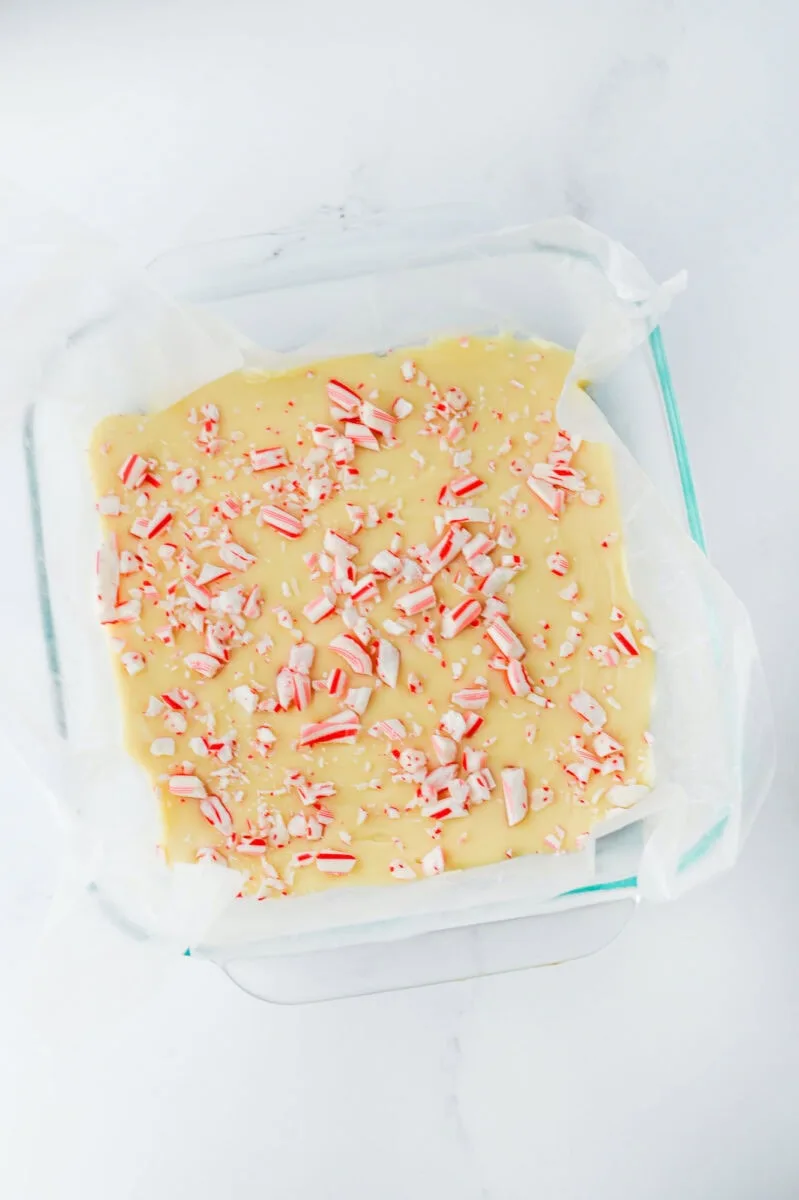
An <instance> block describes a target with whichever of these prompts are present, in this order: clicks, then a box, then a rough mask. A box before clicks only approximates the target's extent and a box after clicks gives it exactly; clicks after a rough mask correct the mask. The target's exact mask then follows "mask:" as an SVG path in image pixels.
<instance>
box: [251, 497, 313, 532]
mask: <svg viewBox="0 0 799 1200" xmlns="http://www.w3.org/2000/svg"><path fill="white" fill-rule="evenodd" d="M258 519H259V521H260V522H261V524H262V525H268V526H269V528H270V529H274V530H275V531H276V532H277V533H282V534H283V536H284V537H287V538H298V537H301V536H302V534H303V532H304V531H305V526H304V525H303V523H302V521H301V520H300V519H299V517H295V516H294V515H293V514H292V513H288V512H286V511H285V510H284V509H282V508H280V507H279V506H278V505H277V504H264V505H263V506H262V508H261V510H260V512H259V514H258Z"/></svg>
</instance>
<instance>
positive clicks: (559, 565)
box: [547, 550, 569, 575]
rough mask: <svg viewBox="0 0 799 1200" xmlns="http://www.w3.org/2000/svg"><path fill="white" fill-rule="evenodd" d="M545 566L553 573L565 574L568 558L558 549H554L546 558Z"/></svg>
mask: <svg viewBox="0 0 799 1200" xmlns="http://www.w3.org/2000/svg"><path fill="white" fill-rule="evenodd" d="M547 566H548V567H549V569H550V571H551V572H552V574H553V575H565V574H566V572H567V571H568V569H569V560H568V558H567V557H566V555H565V554H561V552H560V550H556V551H555V553H554V554H550V555H549V557H548V558H547Z"/></svg>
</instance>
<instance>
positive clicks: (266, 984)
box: [24, 206, 726, 1003]
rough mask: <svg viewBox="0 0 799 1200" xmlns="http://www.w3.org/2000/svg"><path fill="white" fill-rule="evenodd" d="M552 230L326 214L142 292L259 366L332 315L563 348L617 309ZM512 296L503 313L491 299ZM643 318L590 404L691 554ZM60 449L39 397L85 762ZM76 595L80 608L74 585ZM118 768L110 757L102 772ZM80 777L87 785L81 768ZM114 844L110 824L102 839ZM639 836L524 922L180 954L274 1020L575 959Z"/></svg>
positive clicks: (34, 465) (674, 417)
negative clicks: (359, 998)
mask: <svg viewBox="0 0 799 1200" xmlns="http://www.w3.org/2000/svg"><path fill="white" fill-rule="evenodd" d="M551 229H552V232H551V234H547V232H546V227H544V232H543V234H542V233H541V232H539V233H537V234H536V235H534V236H531V234H530V231H529V230H527V229H525V228H520V229H516V230H496V229H495V224H494V222H493V221H492V218H491V215H490V214H488V213H486V212H484V211H482V210H479V209H474V208H472V207H470V206H456V207H452V206H447V207H445V208H434V209H427V210H418V211H413V212H406V213H394V214H377V215H374V216H371V217H367V218H359V219H358V220H356V221H347V220H345V219H343V218H342V216H341V214H338V215H336V214H332V215H330V214H328V215H327V216H323V217H322V218H320V219H318V220H316V221H313V222H310V223H306V224H305V225H304V226H303V227H302V228H298V229H293V230H288V231H285V232H279V233H271V234H264V235H256V236H253V237H245V238H238V239H233V240H230V241H223V242H217V243H212V244H206V245H200V246H193V247H186V248H183V249H180V250H176V251H172V252H170V253H168V254H166V255H163V256H161V257H160V258H158V259H157V260H156V261H155V262H153V263H152V264H151V265H150V267H149V268H148V272H147V274H148V277H149V280H150V281H151V282H152V283H154V284H155V285H156V287H157V288H158V289H159V291H161V292H162V293H163V294H164V295H165V296H171V297H174V298H175V299H176V300H177V301H178V302H180V303H181V304H183V305H186V306H189V307H190V308H191V310H192V311H195V312H199V313H201V314H203V316H204V319H206V318H207V320H208V321H209V322H211V323H212V324H213V322H215V321H217V320H222V321H224V322H225V323H226V324H227V325H230V326H232V327H233V328H235V329H237V330H238V331H240V332H241V334H242V335H243V337H244V339H251V341H252V343H254V344H256V345H258V346H260V347H263V348H265V349H266V350H268V351H275V352H279V353H281V354H291V353H292V352H297V351H299V353H300V356H301V357H302V358H304V359H310V358H318V357H321V356H324V355H325V354H332V353H339V352H341V345H340V342H341V337H340V331H337V329H336V320H335V314H346V324H347V328H348V329H349V330H356V331H357V332H356V333H355V334H354V335H348V336H349V338H350V340H349V343H348V346H347V349H348V350H349V351H351V352H352V351H359V350H377V351H379V350H381V349H386V348H388V347H389V346H393V345H401V344H414V343H417V344H418V343H419V342H422V341H425V340H427V339H428V338H429V337H430V336H440V335H444V334H447V333H463V332H478V331H479V332H488V331H490V330H492V329H493V330H496V329H510V330H511V331H513V332H517V333H522V334H528V335H535V336H540V337H543V338H545V339H548V340H551V341H553V342H557V343H559V344H561V345H565V346H571V347H573V346H575V345H576V343H577V341H578V340H579V338H580V336H581V334H582V332H583V331H584V329H585V328H586V326H587V324H588V323H589V322H590V320H591V318H592V315H593V313H594V311H595V310H596V309H597V308H598V307H599V306H601V305H602V304H604V303H605V302H606V301H607V299H608V296H610V295H618V291H619V284H618V281H617V279H616V278H615V276H614V270H613V264H612V263H611V264H610V265H609V264H608V263H607V262H606V261H600V258H599V257H596V256H594V255H592V254H591V253H590V252H585V251H580V252H575V251H573V250H571V249H569V248H568V247H565V246H564V244H563V243H562V242H561V241H560V240H559V237H558V232H557V231H558V225H557V223H555V224H553V226H552V227H551ZM632 261H634V260H632ZM625 265H628V264H625ZM624 278H625V281H627V282H625V285H624V286H625V288H627V289H628V294H626V295H624V296H623V297H621V298H622V299H623V300H624V302H625V304H627V305H628V306H632V307H633V308H634V307H635V305H636V304H637V303H638V300H637V298H636V295H635V294H634V289H633V292H632V293H630V292H629V283H628V281H629V271H628V272H626V273H625V275H624ZM528 281H529V286H528ZM650 282H651V281H650ZM511 292H512V293H513V295H514V297H515V299H514V304H513V306H512V311H510V309H509V308H508V305H507V303H506V300H505V297H507V296H508V295H509V294H510V293H511ZM644 292H645V289H644V288H642V292H641V295H642V297H643V295H644ZM520 296H521V297H523V299H522V300H521V301H520V299H519V297H520ZM409 300H412V303H409ZM331 314H333V317H332V319H331ZM409 314H411V315H409ZM487 314H491V318H490V319H489V318H488V317H487ZM641 318H642V320H643V321H644V322H645V323H646V324H647V329H646V335H645V336H644V337H643V338H642V340H641V341H640V344H639V345H638V346H637V348H635V349H634V350H633V351H632V353H630V354H629V355H628V356H627V357H626V359H625V361H624V362H623V364H622V365H621V366H620V367H619V368H618V369H617V370H616V371H615V372H614V373H613V374H612V376H611V377H610V378H609V379H608V380H607V381H606V382H601V383H598V384H596V385H591V386H590V387H589V391H590V393H591V395H592V396H593V398H594V399H595V401H596V403H597V404H598V406H599V407H600V408H601V410H602V412H603V413H604V414H605V416H606V417H607V418H608V420H609V422H610V424H611V425H612V427H613V428H614V429H615V431H616V432H617V433H618V435H619V436H620V437H621V439H622V440H623V441H624V442H625V443H626V445H627V446H628V447H629V449H630V450H631V451H632V453H633V454H634V456H635V457H636V458H637V460H638V462H639V463H640V465H641V466H642V467H643V468H644V470H645V471H646V472H647V474H648V475H649V477H650V479H651V480H652V482H653V483H654V484H655V486H656V487H657V489H658V491H659V492H660V494H661V496H662V497H663V498H664V500H665V501H666V503H667V504H668V506H669V508H670V509H671V512H672V514H673V515H674V517H675V518H676V519H677V520H678V521H679V522H680V523H681V524H682V525H683V527H684V528H685V529H686V530H687V531H688V532H689V533H690V535H691V536H692V537H693V539H694V540H695V542H696V543H697V544H698V545H699V546H700V547H704V542H703V536H702V526H701V519H700V514H699V509H698V505H697V501H696V496H695V492H694V488H693V483H692V479H691V469H690V464H689V460H688V455H687V451H686V446H685V441H684V437H683V432H682V427H681V424H680V417H679V413H678V409H677V404H676V400H675V397H674V392H673V389H672V384H671V379H670V376H669V369H668V364H667V360H666V353H665V349H664V344H663V338H662V334H661V330H660V328H659V326H658V325H657V323H656V320H655V319H654V318H651V319H650V318H649V317H648V315H647V312H646V308H645V304H644V301H643V299H642V300H641ZM102 326H103V318H100V319H99V321H98V318H97V317H96V316H94V317H93V319H92V321H91V322H90V323H87V324H86V325H84V326H82V327H80V328H77V329H76V330H74V332H73V334H72V338H71V340H70V339H68V340H67V350H69V348H70V347H71V346H77V347H79V345H80V342H81V338H84V337H97V336H103V328H102ZM98 328H99V334H98ZM308 347H313V349H312V350H308ZM132 390H133V392H135V387H133V389H132ZM186 390H189V389H188V388H187V389H186ZM138 402H139V403H140V404H141V403H144V399H143V398H142V397H139V399H138ZM87 428H88V425H87ZM59 438H60V434H59V428H58V418H57V416H56V409H55V407H54V403H53V399H52V397H51V396H50V397H48V396H47V395H44V396H42V397H39V398H38V399H37V400H35V401H34V403H33V404H31V405H30V406H29V407H28V410H27V413H26V419H25V430H24V442H25V456H26V464H27V474H28V487H29V493H30V502H31V511H32V514H33V529H34V536H35V560H36V564H37V583H38V590H39V601H40V608H41V614H42V622H43V628H44V635H45V648H46V657H47V665H48V670H49V678H50V691H51V695H52V700H53V705H52V708H53V721H54V723H55V725H56V727H57V730H58V733H59V735H60V736H61V738H62V739H64V740H65V741H66V742H67V743H69V742H70V741H77V743H78V754H77V758H78V759H80V757H81V755H80V751H81V750H82V749H83V748H85V747H86V746H87V745H89V746H91V742H92V735H91V729H92V725H91V719H92V718H91V714H92V712H94V714H95V716H96V715H97V713H98V711H99V709H100V708H101V707H107V706H108V705H113V704H114V698H113V696H112V694H111V693H110V692H109V691H108V690H107V689H104V688H103V687H100V686H99V685H98V687H95V686H94V683H93V680H92V674H93V671H94V670H100V661H101V660H100V657H95V649H94V648H91V649H87V648H86V646H85V645H84V646H82V647H81V648H80V650H76V648H75V646H74V645H73V644H72V643H73V641H74V640H75V639H74V638H73V635H72V629H71V625H74V623H75V621H76V620H77V619H78V613H77V609H76V604H77V601H76V599H75V597H79V596H80V595H81V586H83V585H77V584H76V582H75V572H76V571H77V572H78V573H80V572H82V570H83V565H82V564H80V561H79V559H80V555H79V554H74V553H73V554H72V555H71V560H70V562H69V563H67V562H66V560H65V557H64V554H63V548H62V547H61V546H60V544H59V545H58V546H56V544H55V543H56V539H55V538H54V536H53V534H52V532H51V527H52V525H53V522H54V520H55V519H56V517H57V514H58V510H59V509H62V508H63V506H64V505H67V504H69V503H73V502H74V503H75V504H76V505H78V506H79V507H80V505H81V504H85V496H79V495H78V491H79V490H80V488H81V487H82V486H83V485H82V484H78V483H77V482H76V483H75V489H77V490H76V491H75V494H69V487H67V489H66V494H65V491H64V486H63V483H62V481H60V480H59V486H58V488H57V489H56V488H54V487H53V485H52V479H53V475H54V473H55V475H56V476H58V470H57V467H56V464H57V462H58V459H59ZM76 558H77V559H78V563H77V565H76V562H75V561H74V560H75V559H76ZM67 577H69V579H68V578H67ZM65 580H67V582H66V584H65ZM70 580H71V582H70ZM54 581H57V584H55V585H54ZM84 591H85V592H86V600H87V604H88V601H89V596H88V588H87V587H85V586H84ZM80 619H81V621H82V620H83V616H82V615H81V617H80ZM96 642H97V655H103V654H105V646H104V645H101V644H100V639H99V638H98V639H96ZM76 644H77V643H76ZM87 655H88V656H89V657H87ZM101 673H102V671H101ZM87 678H88V679H89V680H90V681H91V684H92V686H91V695H89V692H88V690H87V688H86V680H87ZM76 681H77V682H76ZM84 710H86V711H84ZM87 731H89V732H87ZM73 757H75V756H74V755H73ZM66 769H67V768H66V767H65V770H66ZM122 769H123V768H121V767H120V766H119V764H118V763H117V762H116V760H115V761H114V762H113V765H112V763H111V760H110V758H109V759H108V770H109V772H111V771H112V770H113V771H119V770H122ZM91 770H92V771H96V770H97V762H96V761H95V762H93V764H92V766H91ZM109 778H111V776H109ZM114 778H116V776H114ZM109 786H110V785H109ZM137 786H139V787H140V786H141V785H140V783H139V784H138V785H137ZM725 823H726V819H725V818H722V819H721V820H718V821H716V822H715V823H714V824H713V825H712V826H711V827H709V828H707V829H705V830H703V831H702V834H701V837H699V838H698V839H697V840H696V843H695V845H694V846H693V847H692V848H691V850H690V851H689V852H688V853H687V854H685V855H684V856H683V861H682V862H681V863H680V867H681V869H684V870H685V871H690V870H691V868H692V867H694V866H695V865H696V864H697V863H698V862H699V861H700V860H702V859H703V858H705V857H706V856H707V855H709V854H711V853H712V852H713V849H714V847H715V846H716V845H717V843H718V842H719V841H720V840H721V839H722V837H723V834H724V829H725ZM112 826H113V814H112V815H111V816H110V817H109V824H108V826H107V828H108V829H109V830H110V829H111V828H112ZM641 836H642V834H641V828H640V825H630V826H627V827H626V828H625V829H622V830H620V831H619V833H618V834H614V835H611V836H608V837H606V838H602V839H599V840H598V842H597V851H596V864H595V871H594V876H593V879H592V882H591V883H590V884H589V885H588V886H580V887H577V888H573V889H570V890H568V891H566V892H564V893H563V894H562V895H561V896H559V897H557V898H556V900H555V901H553V902H552V903H551V904H550V905H549V907H548V911H547V912H545V913H542V912H540V911H535V912H533V911H531V910H532V909H533V908H535V907H536V906H535V905H533V904H532V903H531V904H529V905H525V904H524V903H518V902H517V903H514V904H509V903H499V904H497V903H492V902H491V899H490V897H489V898H487V899H486V901H485V902H484V903H483V904H481V905H480V906H479V908H477V909H475V910H469V911H465V912H464V911H459V912H457V913H454V914H453V913H449V914H446V915H444V916H442V919H441V921H440V922H439V927H432V928H431V924H430V921H425V922H422V923H420V922H419V921H418V920H414V918H413V917H412V916H411V917H407V918H406V917H395V918H392V919H390V920H376V921H371V922H359V923H358V924H357V927H352V928H351V929H348V930H345V931H344V933H343V934H342V931H341V930H339V931H338V936H337V938H336V939H335V942H333V943H331V942H329V940H327V939H326V938H325V937H324V936H322V935H320V934H313V933H302V932H299V933H292V934H290V935H284V936H282V937H269V938H262V937H257V936H254V935H252V933H249V934H246V935H242V936H239V937H235V938H226V939H221V940H211V941H209V940H207V939H206V940H203V939H200V940H199V941H198V942H197V943H196V944H193V945H192V948H191V953H192V954H194V955H199V956H203V957H207V958H210V959H212V960H213V961H215V962H217V963H218V964H219V965H220V966H222V967H223V968H224V969H225V970H226V972H227V973H228V974H229V976H230V977H231V978H232V979H234V980H235V981H236V982H237V983H238V984H239V985H240V986H242V987H244V988H245V989H246V990H248V991H249V992H251V993H253V994H255V995H258V996H262V997H264V998H268V999H270V1000H273V1001H277V1002H285V1003H291V1002H303V1001H309V1000H318V999H323V998H328V997H332V996H342V995H352V994H361V993H366V992H372V991H379V990H386V989H389V988H397V987H410V986H417V985H420V984H426V983H432V982H437V981H441V980H445V979H456V978H466V977H471V976H476V975H483V974H490V973H493V972H497V971H507V970H513V969H518V968H522V967H529V966H533V965H541V964H545V963H553V962H558V961H563V960H565V959H570V958H574V957H579V956H581V955H585V954H588V953H591V952H593V951H595V950H597V949H598V948H600V947H601V946H603V945H605V944H607V942H608V941H610V940H611V939H612V938H613V937H614V936H615V935H616V934H617V933H618V932H619V930H620V929H621V928H622V927H623V926H624V924H625V923H626V922H627V921H628V920H629V918H630V915H631V914H632V912H633V911H634V908H635V905H636V902H637V899H638V892H637V882H638V881H637V878H636V876H635V874H631V873H630V872H629V870H624V869H623V868H624V864H625V863H629V861H630V845H631V843H632V842H634V841H635V839H639V840H640V838H641ZM88 886H89V887H90V889H91V890H92V891H93V893H94V894H95V896H96V898H97V901H98V903H99V904H100V905H101V907H102V908H103V910H104V911H105V912H107V913H108V915H109V916H110V917H111V918H112V919H113V920H115V921H116V922H117V923H118V924H119V925H120V926H122V927H123V928H125V929H127V930H128V931H129V932H131V933H133V934H134V935H136V936H139V937H142V936H144V937H149V936H153V934H152V930H151V928H150V927H149V924H148V920H147V913H146V911H145V912H142V911H141V909H140V910H139V911H138V912H137V913H136V915H135V916H133V917H131V914H130V912H129V911H128V910H127V908H126V905H125V904H124V903H123V902H122V901H121V900H120V894H121V893H117V892H115V890H114V889H113V888H111V887H109V885H108V880H107V879H102V878H100V877H98V878H92V879H89V880H88ZM414 886H416V885H414ZM588 901H590V904H588V903H587V902H588ZM186 953H189V951H186Z"/></svg>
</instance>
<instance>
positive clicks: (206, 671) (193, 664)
mask: <svg viewBox="0 0 799 1200" xmlns="http://www.w3.org/2000/svg"><path fill="white" fill-rule="evenodd" d="M183 661H184V662H185V664H186V666H187V667H188V668H189V670H190V671H194V672H195V674H196V675H201V676H202V677H203V679H213V677H214V675H217V674H218V673H219V672H220V671H221V670H222V663H221V662H220V661H219V659H218V658H214V657H213V656H212V655H210V654H202V653H197V654H187V655H186V657H185V658H184V660H183Z"/></svg>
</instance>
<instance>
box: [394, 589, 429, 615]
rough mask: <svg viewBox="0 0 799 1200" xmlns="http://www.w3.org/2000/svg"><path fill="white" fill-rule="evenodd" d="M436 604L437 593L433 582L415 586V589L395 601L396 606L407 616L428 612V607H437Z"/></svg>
mask: <svg viewBox="0 0 799 1200" xmlns="http://www.w3.org/2000/svg"><path fill="white" fill-rule="evenodd" d="M435 606H436V593H435V591H434V589H433V586H432V584H426V585H425V586H424V587H420V588H414V589H413V591H410V592H408V593H407V594H406V595H405V596H400V597H399V599H397V600H395V601H394V607H395V608H398V609H399V610H400V612H402V613H404V614H405V616H406V617H416V616H418V615H419V613H423V612H426V611H427V609H428V608H435Z"/></svg>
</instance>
